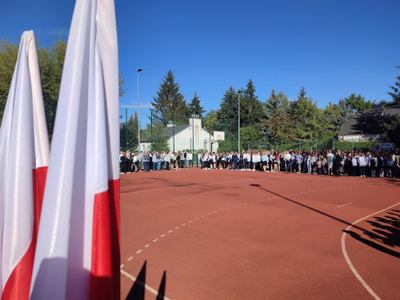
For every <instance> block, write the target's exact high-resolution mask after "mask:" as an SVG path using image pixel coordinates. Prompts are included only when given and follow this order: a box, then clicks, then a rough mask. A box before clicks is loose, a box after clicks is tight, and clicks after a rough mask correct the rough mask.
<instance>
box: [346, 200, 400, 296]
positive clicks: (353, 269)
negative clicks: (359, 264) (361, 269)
mask: <svg viewBox="0 0 400 300" xmlns="http://www.w3.org/2000/svg"><path fill="white" fill-rule="evenodd" d="M399 204H400V202H399V203H396V204H394V205H392V206H389V207H387V208H385V209H382V210H380V211H377V212H374V213H373V214H370V215H369V216H366V217H364V218H361V219H359V220H357V221H355V222H354V223H352V224H351V225H350V226H349V227H347V228H346V231H349V230H350V229H351V227H353V226H354V225H356V224H357V223H359V222H361V221H363V220H365V219H368V218H370V217H372V216H373V215H376V214H379V213H381V212H384V211H385V210H388V209H391V208H393V207H395V206H397V205H399ZM346 235H347V233H346V232H343V235H342V240H341V244H342V252H343V256H344V258H345V259H346V262H347V264H348V265H349V267H350V270H351V271H352V272H353V274H354V276H356V278H357V279H358V281H359V282H360V283H361V284H362V285H363V286H364V288H365V289H366V290H367V291H368V293H370V294H371V296H372V297H374V299H376V300H380V299H381V298H379V296H378V295H377V294H375V292H374V291H373V290H372V289H371V288H370V286H369V285H368V284H367V283H366V282H365V281H364V279H363V278H362V277H361V275H360V274H359V273H358V272H357V270H356V268H355V267H354V266H353V264H352V263H351V260H350V258H349V255H348V254H347V250H346Z"/></svg>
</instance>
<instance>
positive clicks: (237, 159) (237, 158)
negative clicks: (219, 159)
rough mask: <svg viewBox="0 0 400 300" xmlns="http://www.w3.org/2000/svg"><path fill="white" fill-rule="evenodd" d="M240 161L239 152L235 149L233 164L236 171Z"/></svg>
mask: <svg viewBox="0 0 400 300" xmlns="http://www.w3.org/2000/svg"><path fill="white" fill-rule="evenodd" d="M238 163H239V156H238V154H237V152H236V151H235V152H234V153H233V155H232V165H233V169H232V170H234V171H236V170H237V168H238Z"/></svg>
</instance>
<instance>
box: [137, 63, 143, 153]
mask: <svg viewBox="0 0 400 300" xmlns="http://www.w3.org/2000/svg"><path fill="white" fill-rule="evenodd" d="M136 71H137V116H138V152H139V154H140V105H139V73H140V72H142V69H140V68H139V69H137V70H136Z"/></svg>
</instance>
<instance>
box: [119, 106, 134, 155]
mask: <svg viewBox="0 0 400 300" xmlns="http://www.w3.org/2000/svg"><path fill="white" fill-rule="evenodd" d="M127 125H128V126H127ZM127 128H128V131H127ZM137 129H138V117H137V113H136V112H135V117H133V116H131V117H130V118H129V120H128V124H126V123H125V122H124V123H120V130H119V133H120V147H121V148H127V149H131V150H134V149H136V148H137V147H138V131H137Z"/></svg>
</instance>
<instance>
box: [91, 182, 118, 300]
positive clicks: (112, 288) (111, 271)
mask: <svg viewBox="0 0 400 300" xmlns="http://www.w3.org/2000/svg"><path fill="white" fill-rule="evenodd" d="M119 249H120V245H119V180H110V181H109V191H106V192H103V193H100V194H97V195H95V200H94V208H93V237H92V266H91V278H90V299H93V300H94V299H107V300H108V299H119V298H120V297H119V294H120V283H119V282H120V270H119V266H120V250H119ZM117 268H118V273H117V274H116V269H117Z"/></svg>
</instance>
